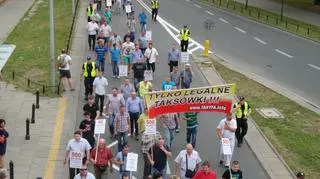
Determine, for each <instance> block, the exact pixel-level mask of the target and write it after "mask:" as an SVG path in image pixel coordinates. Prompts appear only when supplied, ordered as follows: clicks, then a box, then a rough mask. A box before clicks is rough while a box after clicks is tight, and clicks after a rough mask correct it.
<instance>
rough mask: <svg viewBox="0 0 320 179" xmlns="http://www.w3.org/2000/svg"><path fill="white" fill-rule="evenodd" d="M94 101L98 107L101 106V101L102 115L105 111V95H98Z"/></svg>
mask: <svg viewBox="0 0 320 179" xmlns="http://www.w3.org/2000/svg"><path fill="white" fill-rule="evenodd" d="M94 101H95V103H96V104H97V106H99V101H100V114H102V111H103V102H104V95H98V94H96V96H95V97H94Z"/></svg>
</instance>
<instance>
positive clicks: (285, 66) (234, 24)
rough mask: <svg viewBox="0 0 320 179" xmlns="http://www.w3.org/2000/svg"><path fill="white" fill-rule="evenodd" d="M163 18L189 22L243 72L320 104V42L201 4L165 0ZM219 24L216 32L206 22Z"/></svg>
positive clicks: (195, 32)
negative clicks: (211, 21) (207, 28)
mask: <svg viewBox="0 0 320 179" xmlns="http://www.w3.org/2000/svg"><path fill="white" fill-rule="evenodd" d="M159 15H160V16H161V17H162V18H163V19H165V20H166V21H167V22H169V23H170V24H172V25H174V26H175V27H177V28H178V29H180V28H181V27H182V26H183V25H184V24H188V25H189V28H190V30H191V37H192V38H193V39H194V40H196V41H197V42H199V43H203V42H204V40H205V39H209V40H210V42H211V44H212V51H214V53H215V54H217V55H219V56H221V57H223V58H225V59H226V60H227V61H228V62H230V63H231V64H234V65H235V66H239V68H241V69H243V70H245V71H248V72H250V73H254V74H256V75H259V76H261V77H263V78H265V79H267V80H270V81H272V82H275V83H276V84H279V85H281V86H282V87H284V88H286V89H289V90H290V91H292V92H295V93H296V94H298V95H299V96H302V97H303V98H305V99H307V100H308V101H311V102H313V103H314V104H316V105H318V106H320V96H319V94H318V92H319V90H320V83H319V81H320V80H319V78H318V77H319V75H320V61H319V55H318V52H319V50H320V44H319V43H315V42H312V41H309V40H306V39H302V38H299V37H296V36H293V35H290V34H288V33H286V32H282V31H280V30H277V29H274V28H270V27H267V26H265V25H262V24H259V23H256V22H253V21H250V20H246V19H244V18H241V17H238V16H236V15H233V14H230V13H226V12H223V11H221V10H218V9H215V8H211V7H206V6H204V5H201V4H200V3H198V2H197V1H196V0H194V1H190V0H174V1H172V0H161V1H160V8H159ZM208 19H211V20H213V21H214V22H215V28H214V30H213V31H207V30H206V29H205V28H204V21H205V20H208Z"/></svg>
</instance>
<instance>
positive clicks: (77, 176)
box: [74, 172, 96, 179]
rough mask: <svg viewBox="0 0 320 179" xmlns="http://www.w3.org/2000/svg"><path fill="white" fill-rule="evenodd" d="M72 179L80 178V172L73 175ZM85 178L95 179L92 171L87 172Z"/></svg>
mask: <svg viewBox="0 0 320 179" xmlns="http://www.w3.org/2000/svg"><path fill="white" fill-rule="evenodd" d="M74 179H82V178H81V176H80V173H79V174H77V175H76V176H75V177H74ZM85 179H96V177H95V176H94V175H93V174H92V173H90V172H88V174H87V176H86V178H85Z"/></svg>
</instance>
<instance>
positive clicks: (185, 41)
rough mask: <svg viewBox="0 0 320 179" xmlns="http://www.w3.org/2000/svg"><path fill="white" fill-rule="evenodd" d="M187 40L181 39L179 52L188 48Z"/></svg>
mask: <svg viewBox="0 0 320 179" xmlns="http://www.w3.org/2000/svg"><path fill="white" fill-rule="evenodd" d="M188 45H189V40H181V43H180V46H181V52H186V51H187V50H188Z"/></svg>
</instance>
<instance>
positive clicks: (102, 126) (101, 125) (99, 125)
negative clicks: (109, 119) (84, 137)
mask: <svg viewBox="0 0 320 179" xmlns="http://www.w3.org/2000/svg"><path fill="white" fill-rule="evenodd" d="M105 131H106V119H97V120H96V123H95V125H94V134H104V132H105Z"/></svg>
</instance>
